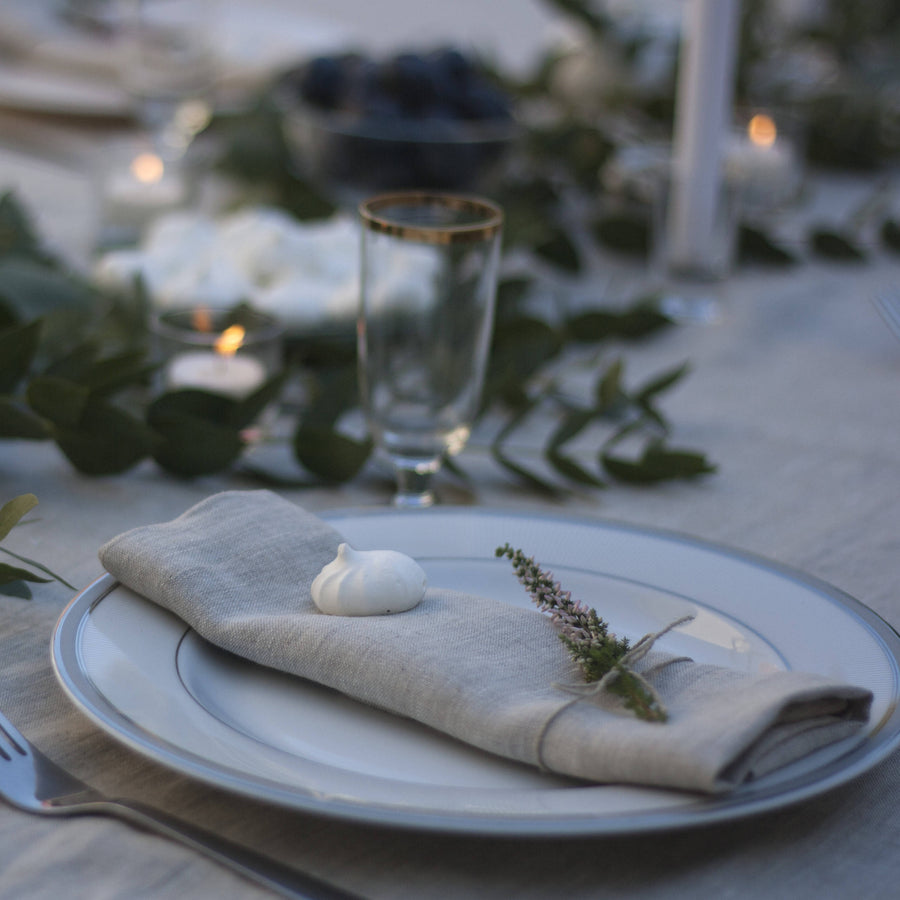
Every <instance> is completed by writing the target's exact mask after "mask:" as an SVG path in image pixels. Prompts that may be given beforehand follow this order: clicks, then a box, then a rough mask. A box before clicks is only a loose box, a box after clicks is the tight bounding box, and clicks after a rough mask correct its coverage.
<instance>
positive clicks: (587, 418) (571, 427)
mask: <svg viewBox="0 0 900 900" xmlns="http://www.w3.org/2000/svg"><path fill="white" fill-rule="evenodd" d="M595 416H596V413H595V412H594V410H592V409H573V410H569V412H568V413H566V415H565V416H564V417H563V420H562V422H561V423H560V424H559V426H558V427H557V428H556V430H555V431H554V432H553V434H552V435H551V436H550V440H549V441H548V442H547V446H548V448H549V449H551V450H557V449H559V448H560V447H561V446H562V445H563V444H565V443H567V442H568V441H571V440H572V439H573V438H576V437H578V435H579V434H581V432H582V431H584V429H585V428H586V427H587V426H588V425H590V424H591V422H593V421H594V418H595Z"/></svg>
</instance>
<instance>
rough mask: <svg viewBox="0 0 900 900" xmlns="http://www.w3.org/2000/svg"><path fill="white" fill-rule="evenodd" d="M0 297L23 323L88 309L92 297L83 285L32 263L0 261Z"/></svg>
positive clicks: (88, 289) (23, 260) (31, 261)
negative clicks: (47, 316)
mask: <svg viewBox="0 0 900 900" xmlns="http://www.w3.org/2000/svg"><path fill="white" fill-rule="evenodd" d="M0 297H2V298H3V300H5V301H6V302H7V303H9V304H10V306H11V307H12V308H13V309H14V310H15V311H16V312H17V313H18V314H19V316H20V317H21V318H23V319H27V320H31V319H34V318H36V317H38V316H43V315H46V314H47V313H51V312H56V311H62V310H77V309H88V308H89V306H90V304H91V302H92V300H93V293H92V292H91V289H90V288H88V287H87V286H86V285H85V284H83V283H82V282H80V281H78V280H77V279H75V278H73V277H72V276H71V275H67V274H65V273H63V272H59V271H57V270H55V269H52V268H49V267H48V266H47V265H45V264H41V263H38V262H37V261H35V260H30V259H21V258H15V257H10V258H7V259H5V260H2V261H0Z"/></svg>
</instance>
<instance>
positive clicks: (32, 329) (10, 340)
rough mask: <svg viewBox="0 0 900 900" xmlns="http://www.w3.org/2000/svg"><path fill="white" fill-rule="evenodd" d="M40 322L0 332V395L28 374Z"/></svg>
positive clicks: (39, 332) (37, 341)
mask: <svg viewBox="0 0 900 900" xmlns="http://www.w3.org/2000/svg"><path fill="white" fill-rule="evenodd" d="M41 326H42V323H41V320H40V319H35V320H34V321H31V322H28V323H26V324H24V325H12V326H9V327H7V328H4V329H3V330H2V331H0V393H8V392H9V391H11V390H13V388H15V386H16V385H17V384H18V383H19V382H20V381H21V380H22V379H23V378H24V377H25V376H26V375H27V374H28V370H29V369H30V368H31V363H32V361H33V360H34V356H35V353H36V352H37V348H38V343H39V341H40V337H41Z"/></svg>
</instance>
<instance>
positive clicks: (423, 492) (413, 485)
mask: <svg viewBox="0 0 900 900" xmlns="http://www.w3.org/2000/svg"><path fill="white" fill-rule="evenodd" d="M432 474H433V473H432V472H431V471H417V470H416V469H405V468H403V469H397V493H396V494H395V495H394V506H399V507H402V508H404V509H425V508H426V507H428V506H433V505H434V492H433V491H432V489H431V476H432Z"/></svg>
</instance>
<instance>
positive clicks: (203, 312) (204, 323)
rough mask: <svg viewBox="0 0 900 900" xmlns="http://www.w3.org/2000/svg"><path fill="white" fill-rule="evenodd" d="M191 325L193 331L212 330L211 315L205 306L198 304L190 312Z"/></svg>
mask: <svg viewBox="0 0 900 900" xmlns="http://www.w3.org/2000/svg"><path fill="white" fill-rule="evenodd" d="M191 325H192V326H193V328H194V331H212V316H211V315H210V313H209V310H208V309H207V308H206V307H205V306H198V307H197V308H196V309H195V310H194V311H193V312H192V313H191Z"/></svg>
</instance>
